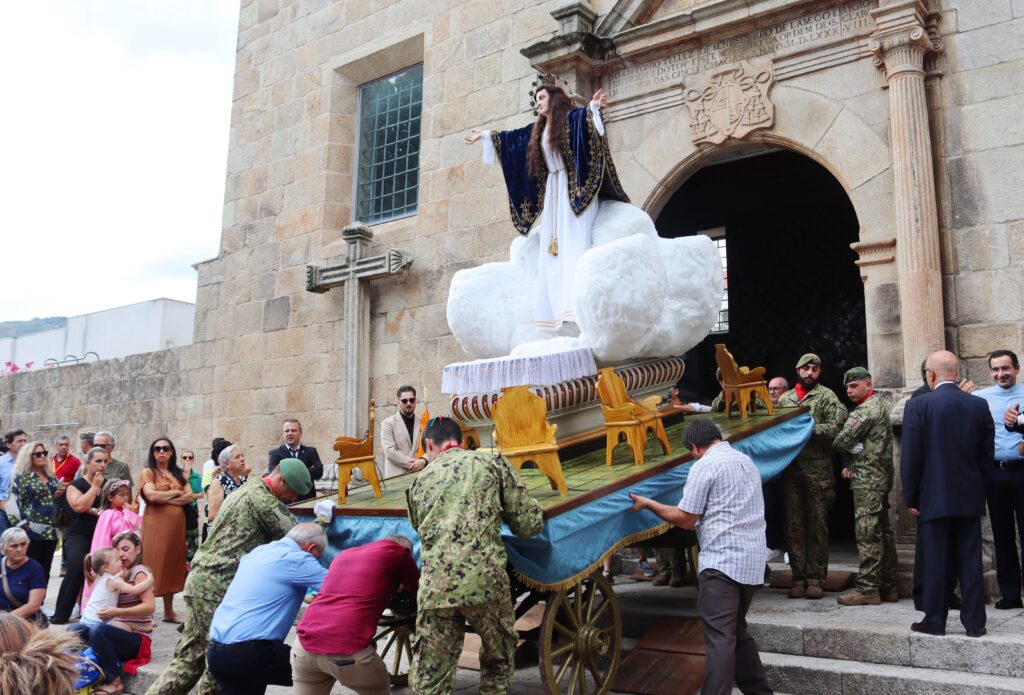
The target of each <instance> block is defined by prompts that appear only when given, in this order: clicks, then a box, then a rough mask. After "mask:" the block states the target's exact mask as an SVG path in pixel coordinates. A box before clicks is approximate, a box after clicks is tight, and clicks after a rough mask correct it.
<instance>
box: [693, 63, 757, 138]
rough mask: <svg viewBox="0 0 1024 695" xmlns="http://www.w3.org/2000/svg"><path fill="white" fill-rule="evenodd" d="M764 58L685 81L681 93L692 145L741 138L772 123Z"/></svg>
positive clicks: (718, 69)
mask: <svg viewBox="0 0 1024 695" xmlns="http://www.w3.org/2000/svg"><path fill="white" fill-rule="evenodd" d="M774 77H775V76H774V73H773V71H772V61H771V59H768V58H760V59H754V60H749V61H748V60H743V61H740V62H739V63H735V64H733V65H726V66H722V67H720V68H716V69H715V70H712V71H710V72H706V73H703V74H701V75H694V76H693V77H692V78H690V79H689V80H687V85H686V87H685V88H684V90H683V96H684V98H685V100H686V108H687V109H689V111H690V138H691V139H692V140H693V144H694V145H699V144H701V143H702V142H710V143H712V144H714V145H718V144H720V143H722V142H724V141H725V140H726V139H727V138H742V137H743V136H744V135H746V134H747V133H749V132H751V131H752V130H756V129H758V128H770V127H771V125H772V123H774V122H775V106H774V105H773V104H772V102H771V101H769V100H768V90H769V89H771V86H772V82H773V80H774Z"/></svg>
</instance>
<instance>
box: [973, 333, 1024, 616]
mask: <svg viewBox="0 0 1024 695" xmlns="http://www.w3.org/2000/svg"><path fill="white" fill-rule="evenodd" d="M988 368H989V371H990V372H991V374H992V380H993V381H995V382H996V383H995V386H990V387H988V388H987V389H982V390H980V391H975V392H974V395H975V396H980V397H981V398H984V399H985V401H986V402H987V403H988V408H989V411H990V412H991V413H992V419H993V421H994V422H995V426H996V452H995V460H994V461H993V462H992V467H991V468H990V469H989V471H988V475H987V476H986V479H985V497H986V498H987V499H988V514H989V517H990V518H991V519H992V542H993V545H994V546H995V550H996V583H998V584H999V593H1001V594H1002V595H1003V597H1002V598H1001V599H999V600H998V601H996V608H999V609H1000V610H1006V609H1010V608H1024V603H1022V602H1021V566H1020V555H1019V554H1018V552H1017V536H1018V534H1019V535H1020V537H1021V538H1024V456H1021V439H1022V437H1021V434H1020V433H1017V432H1010V431H1009V430H1007V429H1006V427H1001V426H1000V425H1002V424H1003V422H1004V416H1005V413H1006V411H1007V409H1009V408H1011V407H1013V406H1014V405H1015V404H1018V403H1021V402H1024V385H1021V384H1018V383H1017V376H1018V375H1019V374H1020V362H1019V361H1018V360H1017V355H1016V354H1014V353H1013V352H1011V351H1010V350H996V351H995V352H992V353H991V354H990V355H989V356H988Z"/></svg>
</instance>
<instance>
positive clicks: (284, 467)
mask: <svg viewBox="0 0 1024 695" xmlns="http://www.w3.org/2000/svg"><path fill="white" fill-rule="evenodd" d="M277 470H279V471H280V472H281V477H282V478H284V482H285V485H287V486H288V487H290V488H291V489H292V491H293V492H297V493H299V494H300V495H305V494H306V493H308V492H309V491H310V490H312V489H313V480H312V478H310V477H309V470H308V469H307V468H306V464H304V463H303V462H302V461H300V460H299V459H281V463H279V464H277Z"/></svg>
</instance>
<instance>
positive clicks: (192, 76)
mask: <svg viewBox="0 0 1024 695" xmlns="http://www.w3.org/2000/svg"><path fill="white" fill-rule="evenodd" d="M238 6H239V3H238V0H28V1H27V2H8V3H4V7H3V18H2V21H0V90H2V91H0V94H2V102H0V103H2V105H0V237H2V239H3V242H4V243H3V247H2V248H3V250H2V251H0V258H2V260H0V263H2V267H3V271H2V277H3V282H2V285H0V287H2V289H0V321H3V320H15V319H30V318H33V317H37V316H38V317H42V316H74V315H76V314H84V313H88V312H91V311H98V310H101V309H108V308H112V307H116V306H121V305H123V304H130V303H133V302H138V301H144V300H147V299H154V298H157V297H171V298H174V299H181V300H185V301H189V302H193V301H195V292H196V273H195V271H194V270H193V269H192V268H191V264H192V263H195V262H197V261H202V260H205V259H207V258H211V257H213V256H215V255H216V254H217V250H218V248H219V244H220V220H221V208H222V205H223V198H224V176H225V167H226V162H227V147H228V129H229V121H230V114H231V91H232V79H233V74H234V60H235V41H236V38H237V24H238Z"/></svg>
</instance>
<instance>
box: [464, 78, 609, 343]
mask: <svg viewBox="0 0 1024 695" xmlns="http://www.w3.org/2000/svg"><path fill="white" fill-rule="evenodd" d="M540 77H541V81H540V83H539V85H538V83H536V82H535V83H534V84H535V86H536V89H535V91H534V92H533V93H532V95H533V105H534V113H535V114H536V115H537V120H536V121H535V122H534V123H533V124H532V125H528V126H525V127H523V128H519V129H517V130H509V131H487V130H477V129H474V130H473V131H472V132H471V133H470V134H469V135H467V136H466V143H467V144H473V143H474V142H476V141H477V140H482V141H483V160H484V162H485V163H488V164H490V163H493V162H494V160H495V158H497V159H498V161H499V162H500V163H501V169H502V173H503V174H504V178H505V187H506V188H507V190H508V197H509V210H510V211H511V213H512V223H513V224H514V225H515V227H516V229H517V230H518V231H519V233H520V234H523V235H527V234H529V232H530V229H531V227H532V226H533V225H534V222H538V229H537V231H536V232H535V233H536V234H539V235H540V244H539V249H540V251H539V260H538V267H537V271H538V272H537V280H538V287H537V289H538V292H537V300H536V312H535V321H536V323H537V325H538V327H539V328H541V329H546V330H547V331H552V332H558V331H560V330H561V329H562V328H563V325H564V324H567V323H568V324H576V323H577V320H576V317H575V315H574V312H573V299H574V292H573V287H574V284H573V278H574V276H575V272H576V266H577V263H578V262H579V259H580V257H581V256H582V255H583V253H584V252H585V251H587V249H589V248H590V247H591V245H592V231H593V227H594V221H595V220H596V219H597V213H598V207H599V202H598V199H599V198H604V199H609V200H617V201H622V202H626V203H628V202H629V198H628V197H627V196H626V194H625V192H624V191H623V190H622V186H621V184H620V183H619V179H618V176H617V175H616V173H615V165H614V164H613V163H612V157H611V154H610V152H609V151H608V143H607V141H606V140H605V136H604V122H603V121H602V119H601V109H602V108H603V107H604V106H605V104H606V103H607V95H606V94H605V92H604V90H603V89H599V90H597V92H596V93H595V94H594V98H593V99H592V100H591V101H590V104H589V106H588V107H587V108H573V101H572V99H571V98H570V97H569V95H568V94H567V93H566V92H565V90H564V89H562V88H561V87H560V86H558V85H557V84H555V78H554V76H552V75H542V76H540Z"/></svg>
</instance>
